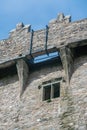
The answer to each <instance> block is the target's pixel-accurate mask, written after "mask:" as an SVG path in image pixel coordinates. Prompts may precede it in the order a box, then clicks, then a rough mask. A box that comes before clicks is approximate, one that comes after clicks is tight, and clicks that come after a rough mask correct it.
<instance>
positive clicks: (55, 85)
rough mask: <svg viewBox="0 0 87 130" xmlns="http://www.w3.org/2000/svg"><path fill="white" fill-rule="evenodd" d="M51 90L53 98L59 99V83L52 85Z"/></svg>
mask: <svg viewBox="0 0 87 130" xmlns="http://www.w3.org/2000/svg"><path fill="white" fill-rule="evenodd" d="M53 88H54V98H56V97H60V84H59V83H56V84H53Z"/></svg>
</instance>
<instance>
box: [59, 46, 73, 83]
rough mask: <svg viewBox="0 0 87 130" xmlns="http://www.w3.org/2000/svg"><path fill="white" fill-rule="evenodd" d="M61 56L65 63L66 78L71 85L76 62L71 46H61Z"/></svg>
mask: <svg viewBox="0 0 87 130" xmlns="http://www.w3.org/2000/svg"><path fill="white" fill-rule="evenodd" d="M60 57H61V61H62V64H63V68H64V70H65V79H66V81H67V84H68V85H69V83H70V79H71V76H72V73H73V63H74V56H73V52H72V50H71V49H70V48H69V47H65V46H64V47H61V48H60Z"/></svg>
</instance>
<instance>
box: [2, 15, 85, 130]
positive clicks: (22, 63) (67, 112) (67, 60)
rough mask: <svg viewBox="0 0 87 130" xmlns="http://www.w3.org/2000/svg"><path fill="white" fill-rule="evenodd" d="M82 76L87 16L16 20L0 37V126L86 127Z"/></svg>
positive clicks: (5, 129)
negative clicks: (34, 23) (35, 23)
mask: <svg viewBox="0 0 87 130" xmlns="http://www.w3.org/2000/svg"><path fill="white" fill-rule="evenodd" d="M45 57H46V58H45ZM86 79H87V19H83V20H80V21H75V22H71V16H70V15H68V16H64V14H63V13H60V14H58V16H57V18H56V19H54V20H51V21H50V22H49V24H48V26H46V27H45V28H44V29H41V30H37V31H34V30H33V31H32V30H31V25H24V24H23V23H18V24H17V25H16V28H15V29H14V30H12V31H11V32H10V36H9V38H8V39H5V40H2V41H0V130H86V129H87V80H86Z"/></svg>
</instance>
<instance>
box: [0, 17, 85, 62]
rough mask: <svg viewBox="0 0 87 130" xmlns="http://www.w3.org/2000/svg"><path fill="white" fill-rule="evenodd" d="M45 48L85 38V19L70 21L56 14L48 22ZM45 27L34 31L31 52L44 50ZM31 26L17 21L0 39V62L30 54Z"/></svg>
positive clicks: (68, 18) (57, 46)
mask: <svg viewBox="0 0 87 130" xmlns="http://www.w3.org/2000/svg"><path fill="white" fill-rule="evenodd" d="M47 37H48V40H47V49H50V48H53V47H56V48H59V47H61V46H63V45H66V44H69V43H71V42H73V44H75V42H77V41H82V40H85V39H87V19H83V20H80V21H76V22H70V16H64V15H63V14H60V15H58V17H57V18H56V19H55V20H51V21H50V22H49V24H48V36H47ZM45 44H46V28H44V29H42V30H38V31H34V33H33V38H32V53H35V52H38V51H43V50H45ZM30 45H31V26H30V25H26V26H24V25H23V24H22V23H19V24H18V25H17V26H16V29H14V30H12V31H11V32H10V36H9V38H8V39H6V40H2V41H0V64H2V63H4V62H7V61H10V60H12V59H18V58H20V57H25V56H26V55H29V54H30Z"/></svg>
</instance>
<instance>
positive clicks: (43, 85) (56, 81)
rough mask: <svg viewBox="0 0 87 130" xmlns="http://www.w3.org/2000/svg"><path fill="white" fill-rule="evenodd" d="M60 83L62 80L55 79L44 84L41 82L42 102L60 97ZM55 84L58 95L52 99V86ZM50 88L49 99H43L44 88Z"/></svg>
mask: <svg viewBox="0 0 87 130" xmlns="http://www.w3.org/2000/svg"><path fill="white" fill-rule="evenodd" d="M61 81H62V78H56V79H52V80H49V81H46V82H43V84H42V85H41V86H42V101H47V100H51V99H55V98H60V96H61ZM55 84H59V86H58V87H59V95H58V96H57V97H54V85H55ZM48 86H50V87H51V91H50V98H49V99H45V98H46V97H45V88H46V87H48Z"/></svg>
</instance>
